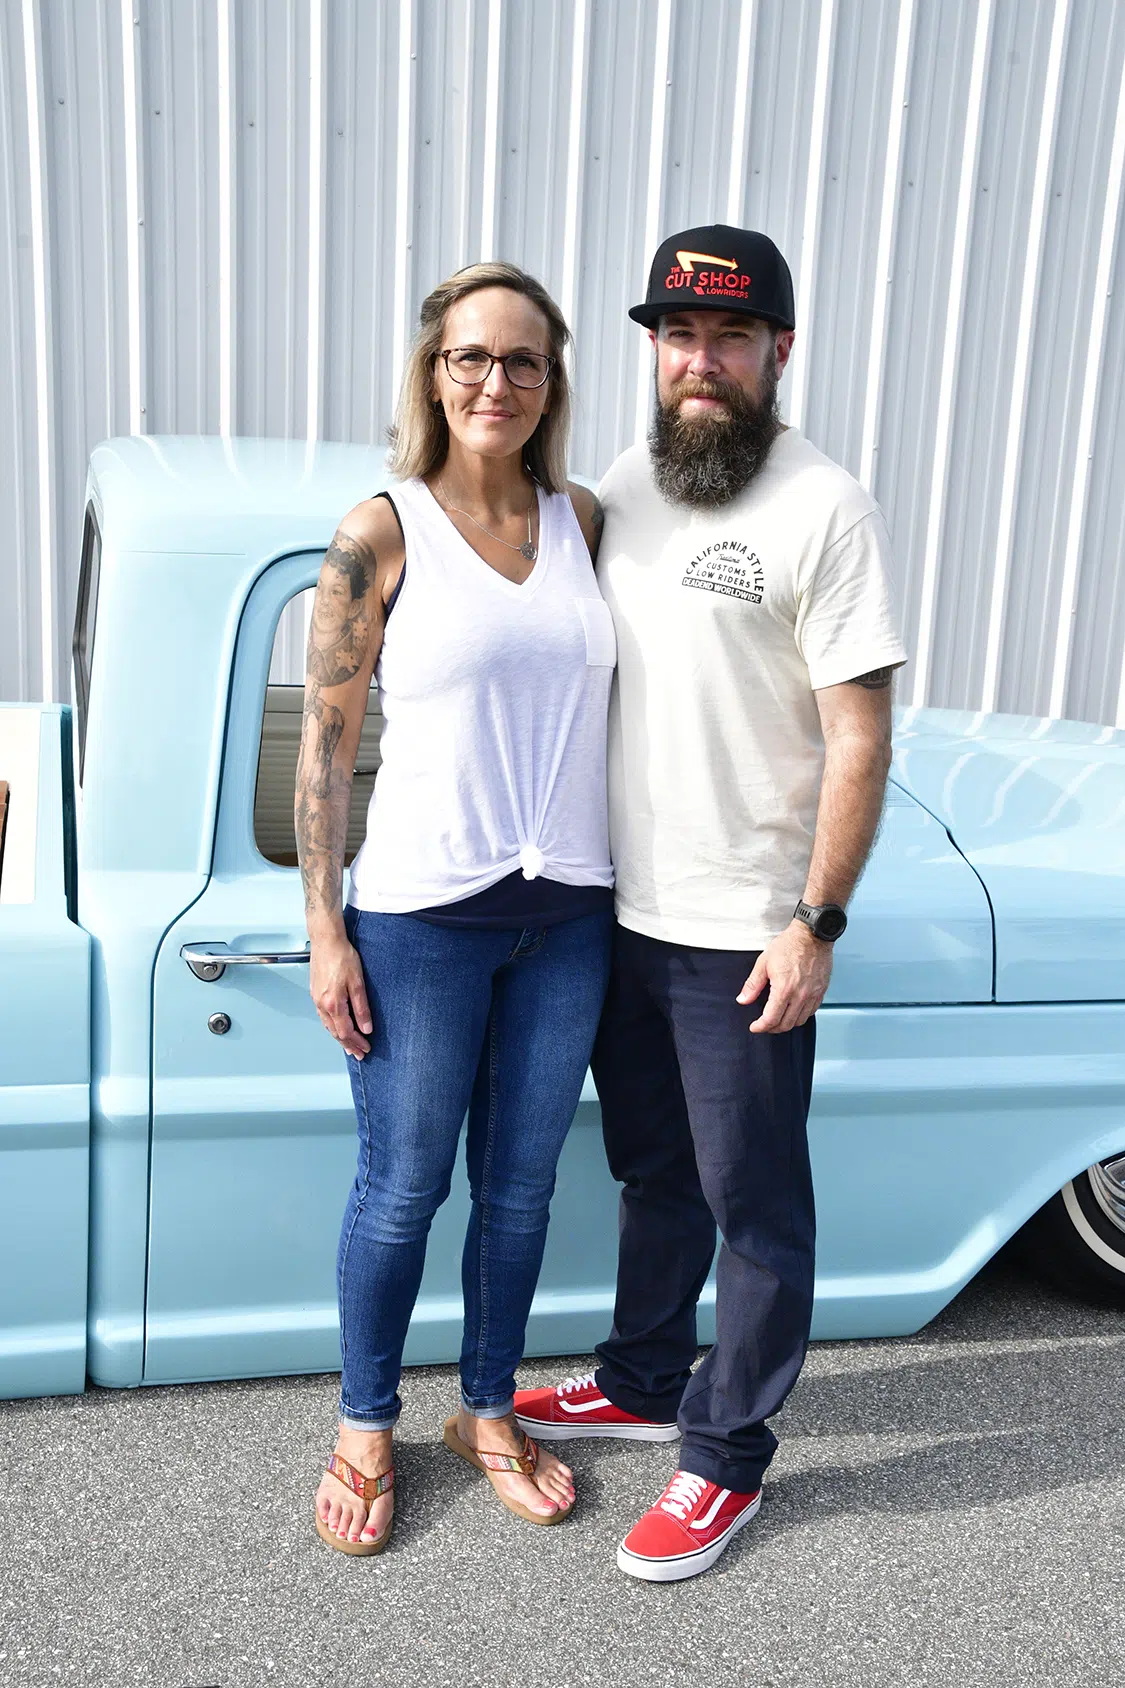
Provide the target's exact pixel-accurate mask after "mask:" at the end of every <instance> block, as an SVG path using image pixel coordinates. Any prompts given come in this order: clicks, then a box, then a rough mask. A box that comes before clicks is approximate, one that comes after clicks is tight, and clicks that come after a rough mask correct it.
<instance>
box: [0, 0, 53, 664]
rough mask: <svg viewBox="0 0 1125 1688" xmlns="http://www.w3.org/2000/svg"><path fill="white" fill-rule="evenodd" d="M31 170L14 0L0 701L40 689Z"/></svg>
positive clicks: (2, 233) (2, 44)
mask: <svg viewBox="0 0 1125 1688" xmlns="http://www.w3.org/2000/svg"><path fill="white" fill-rule="evenodd" d="M31 194H32V170H31V161H30V133H29V126H28V108H27V78H26V75H25V67H24V37H23V16H22V8H21V3H20V0H3V4H2V5H0V465H2V466H3V467H2V472H0V484H3V486H4V487H5V488H6V491H7V496H6V497H5V498H3V499H0V559H2V560H0V696H11V697H36V696H39V695H40V694H41V692H42V691H43V689H44V688H43V686H42V680H41V675H40V672H39V667H40V665H39V662H38V660H37V658H36V653H37V651H38V648H39V643H38V642H39V628H40V623H39V581H40V578H41V567H40V548H39V525H38V519H37V514H38V497H39V453H38V430H37V417H36V402H37V382H36V368H35V362H36V360H35V299H34V287H35V278H34V274H33V263H32V251H31V222H32V218H31Z"/></svg>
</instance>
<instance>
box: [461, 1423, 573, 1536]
mask: <svg viewBox="0 0 1125 1688" xmlns="http://www.w3.org/2000/svg"><path fill="white" fill-rule="evenodd" d="M441 1439H442V1441H443V1442H444V1443H445V1445H446V1447H447V1448H448V1449H449V1451H450V1453H451V1454H457V1455H458V1457H459V1458H460V1459H463V1460H467V1461H468V1463H469V1464H470V1465H474V1466H475V1467H476V1469H477V1470H478V1471H483V1472H484V1474H485V1476H486V1477H487V1478H488V1480H489V1482H490V1483H491V1484H492V1487H493V1488H494V1489H495V1490H496V1493H497V1495H498V1496H499V1497H500V1499H501V1500H502V1501H503V1503H504V1505H505V1506H506V1507H507V1508H508V1511H509V1512H514V1513H515V1515H516V1517H517V1518H523V1519H525V1520H526V1521H527V1523H529V1524H561V1523H562V1521H563V1519H564V1518H569V1517H570V1514H571V1513H572V1512H573V1510H574V1502H573V1501H571V1503H570V1505H569V1506H560V1507H559V1508H558V1510H557V1511H556V1512H532V1510H531V1508H530V1507H529V1506H524V1505H523V1504H522V1503H521V1502H520V1501H518V1500H510V1499H509V1498H508V1496H507V1495H506V1494H504V1492H503V1490H502V1489H500V1488H499V1487H498V1486H497V1483H496V1478H495V1477H494V1476H493V1473H494V1472H496V1471H518V1472H519V1473H520V1475H521V1476H523V1477H533V1476H534V1475H535V1468H536V1466H537V1465H538V1464H539V1449H538V1447H537V1446H536V1444H535V1443H534V1442H533V1441H532V1440H531V1437H530V1436H529V1435H528V1434H527V1432H526V1431H525V1432H524V1437H523V1447H522V1448H521V1450H520V1452H519V1453H518V1454H487V1453H478V1452H477V1450H476V1448H470V1446H469V1444H468V1443H467V1442H463V1441H462V1440H461V1438H460V1436H459V1435H458V1434H457V1420H456V1418H447V1419H446V1421H445V1429H444V1430H443V1431H442V1436H441Z"/></svg>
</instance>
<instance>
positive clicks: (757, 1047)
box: [516, 225, 905, 1582]
mask: <svg viewBox="0 0 1125 1688" xmlns="http://www.w3.org/2000/svg"><path fill="white" fill-rule="evenodd" d="M629 315H630V316H631V317H632V318H633V319H634V320H635V321H638V322H640V323H642V324H643V325H644V326H645V327H646V328H648V330H649V337H650V339H651V340H652V342H653V345H654V347H655V352H656V399H657V403H656V412H655V420H654V422H653V425H652V430H651V433H650V435H649V440H648V444H647V447H634V448H633V449H632V450H629V451H626V452H625V453H624V454H623V455H622V456H621V457H619V458H618V460H617V462H616V463H614V465H613V467H612V468H611V469H610V471H609V473H608V474H607V476H606V478H605V481H604V482H603V485H602V488H601V497H602V500H603V503H604V507H605V529H604V533H603V537H602V543H601V551H600V557H599V564H598V570H599V579H600V582H601V587H602V591H603V593H604V595H605V598H606V601H607V602H608V603H609V605H610V608H611V609H612V612H613V617H614V622H615V625H616V629H617V639H618V651H619V656H618V669H617V679H616V684H615V693H614V698H613V702H612V704H611V710H610V762H609V782H610V832H611V847H612V852H613V857H614V862H615V867H616V873H617V918H618V927H617V931H616V934H615V947H614V962H613V973H612V977H611V981H610V986H609V994H608V997H607V1000H606V1005H605V1011H604V1015H603V1018H602V1023H601V1028H600V1030H599V1033H598V1041H597V1045H596V1048H595V1051H594V1061H593V1071H594V1078H595V1081H596V1083H597V1087H598V1094H599V1096H600V1098H601V1105H602V1118H603V1122H604V1131H605V1141H606V1149H607V1154H608V1158H609V1164H610V1168H611V1170H612V1171H613V1174H614V1176H615V1177H616V1178H617V1179H619V1180H620V1181H621V1183H622V1184H623V1186H624V1188H623V1191H622V1197H621V1237H620V1258H619V1266H618V1280H617V1300H616V1306H615V1310H614V1322H613V1329H612V1332H611V1333H610V1336H609V1338H608V1340H607V1341H605V1342H604V1343H602V1344H601V1346H600V1347H599V1348H598V1351H597V1352H598V1359H599V1361H600V1364H599V1366H598V1369H597V1371H596V1372H594V1373H592V1374H591V1375H590V1376H589V1377H588V1378H579V1379H568V1380H567V1381H566V1382H565V1383H563V1384H560V1385H559V1386H558V1388H557V1389H554V1390H551V1389H546V1390H527V1391H521V1392H520V1394H519V1395H517V1397H516V1410H517V1415H518V1417H519V1421H520V1423H521V1424H522V1425H523V1426H524V1428H525V1429H526V1430H528V1431H529V1432H530V1433H531V1434H532V1435H535V1436H540V1437H543V1438H545V1439H550V1438H551V1437H554V1438H556V1439H566V1438H569V1437H573V1436H576V1435H601V1436H607V1435H608V1436H622V1437H626V1438H630V1439H638V1440H648V1441H665V1440H672V1439H674V1438H675V1436H676V1435H677V1434H682V1437H683V1445H682V1451H681V1455H680V1469H679V1470H678V1471H677V1472H676V1473H675V1475H674V1477H673V1478H672V1481H671V1482H670V1483H669V1485H668V1487H667V1489H666V1490H665V1492H664V1494H663V1495H662V1496H661V1498H660V1499H659V1500H658V1501H657V1503H656V1504H655V1505H654V1506H653V1507H652V1508H650V1510H649V1511H648V1512H647V1513H646V1514H645V1515H644V1516H643V1517H642V1518H641V1520H640V1522H639V1523H638V1524H637V1525H636V1526H635V1527H634V1529H633V1530H631V1531H630V1533H629V1534H628V1535H627V1536H626V1538H625V1540H624V1541H623V1542H622V1544H621V1546H620V1548H619V1549H618V1555H617V1562H618V1565H619V1566H620V1568H621V1569H622V1570H623V1571H627V1572H628V1573H630V1574H631V1575H633V1576H638V1577H643V1578H645V1579H647V1580H649V1581H656V1582H669V1581H675V1580H678V1579H679V1578H682V1577H689V1576H694V1575H695V1574H697V1573H698V1572H700V1571H703V1570H706V1569H707V1568H708V1566H710V1565H712V1564H713V1563H714V1562H715V1560H716V1559H717V1558H718V1557H719V1555H720V1553H722V1551H723V1549H724V1548H725V1547H726V1545H727V1543H728V1542H729V1541H730V1540H731V1539H732V1538H733V1536H734V1534H735V1532H736V1531H737V1530H739V1529H740V1528H741V1527H742V1526H743V1525H744V1524H746V1523H747V1522H749V1520H750V1519H751V1518H752V1517H753V1515H754V1513H755V1512H756V1511H757V1509H758V1505H759V1501H760V1498H761V1481H762V1474H763V1472H764V1471H765V1469H766V1466H767V1465H768V1464H769V1461H770V1459H771V1457H772V1455H773V1452H774V1449H775V1448H776V1446H777V1443H776V1440H775V1438H774V1436H773V1434H772V1433H771V1431H770V1430H769V1429H768V1427H767V1424H766V1420H767V1419H768V1418H769V1417H770V1415H771V1414H773V1413H775V1412H776V1411H777V1410H778V1408H779V1407H780V1406H781V1404H782V1402H783V1401H784V1399H785V1397H786V1395H787V1394H788V1393H789V1391H790V1389H791V1388H792V1387H793V1384H794V1382H795V1381H796V1379H797V1376H798V1373H799V1371H800V1369H801V1365H802V1363H803V1360H804V1355H805V1349H806V1344H807V1341H808V1333H809V1322H810V1318H811V1311H812V1294H813V1240H814V1217H813V1198H812V1184H811V1178H810V1173H809V1158H808V1143H807V1136H806V1120H807V1115H808V1108H809V1096H810V1090H811V1084H812V1070H813V1041H814V1027H813V1014H814V1013H815V1011H816V1009H817V1007H818V1006H819V1004H820V1001H821V999H822V997H823V996H824V992H825V990H826V989H827V986H828V979H829V974H830V972H831V969H832V945H833V942H834V941H835V940H836V939H837V938H839V937H840V935H841V934H842V933H843V931H844V928H845V926H846V924H847V921H846V916H845V913H844V905H845V904H846V903H847V901H848V898H849V896H850V895H851V892H852V889H853V887H854V885H855V882H856V879H857V878H858V876H859V873H860V870H861V868H862V866H863V863H864V860H865V858H866V856H867V853H868V850H869V849H870V846H871V842H872V839H873V838H874V835H875V829H876V826H877V824H878V819H879V813H880V809H881V807H882V801H883V791H884V785H885V782H886V776H887V770H888V767H889V763H890V695H891V694H890V680H891V671H892V669H893V668H895V667H897V666H898V665H899V664H900V663H902V662H903V661H904V659H905V653H904V651H903V648H902V645H901V643H900V641H899V638H898V634H897V632H896V630H895V626H894V622H893V619H892V615H891V611H890V607H889V598H888V591H887V584H886V569H887V554H888V541H887V531H886V526H885V523H884V521H883V517H882V515H881V514H880V512H879V509H878V507H877V506H876V504H875V503H874V501H873V500H872V499H871V497H870V496H869V495H868V494H867V493H866V492H865V491H864V490H863V488H862V487H860V486H859V485H858V484H857V483H856V482H855V481H854V480H853V479H852V478H851V476H850V475H848V474H846V473H845V472H844V470H843V469H841V468H839V467H837V465H835V464H834V463H832V462H830V461H829V460H828V459H827V458H826V457H824V456H822V455H821V453H820V452H819V451H817V450H815V448H814V447H813V446H812V445H810V444H809V442H808V441H807V440H805V439H804V438H802V436H801V435H800V434H799V433H798V432H797V431H796V430H795V429H793V428H786V427H785V426H784V425H783V424H782V423H781V421H780V419H779V416H778V410H777V382H778V378H779V376H780V375H781V373H782V371H783V370H784V368H785V365H786V362H787V360H788V358H789V354H790V350H791V348H792V345H793V333H794V313H793V288H792V281H791V279H790V275H789V270H788V267H787V266H786V263H785V260H784V258H783V257H782V256H781V253H780V252H779V251H778V250H777V248H776V247H775V246H774V245H773V243H772V241H770V240H768V239H767V238H766V237H765V236H764V235H761V234H757V233H753V232H750V231H748V230H744V229H734V228H729V227H726V226H723V225H716V226H713V227H708V228H696V229H689V230H687V231H686V232H685V233H683V234H678V235H673V236H672V237H671V238H670V239H668V240H666V241H665V242H664V244H663V245H662V246H661V247H660V249H659V251H658V252H657V254H656V259H655V261H654V263H653V266H652V271H651V274H650V277H649V287H648V297H647V299H646V301H645V303H644V304H643V305H638V306H636V307H634V309H633V310H631V311H630V313H629ZM716 1224H717V1225H718V1229H719V1232H720V1233H721V1236H722V1246H721V1248H720V1251H719V1261H718V1270H717V1293H716V1307H715V1317H716V1340H715V1344H714V1346H713V1347H712V1348H711V1350H710V1351H709V1353H708V1354H707V1356H706V1358H705V1359H704V1360H703V1362H702V1363H701V1364H700V1366H699V1367H698V1369H697V1370H695V1371H694V1372H693V1371H692V1369H691V1368H692V1364H693V1362H694V1359H695V1356H696V1353H697V1343H696V1303H697V1301H698V1298H699V1294H700V1291H701V1290H702V1288H703V1285H704V1282H705V1280H706V1278H707V1274H708V1271H709V1269H710V1265H711V1260H712V1256H713V1253H714V1246H715V1228H716Z"/></svg>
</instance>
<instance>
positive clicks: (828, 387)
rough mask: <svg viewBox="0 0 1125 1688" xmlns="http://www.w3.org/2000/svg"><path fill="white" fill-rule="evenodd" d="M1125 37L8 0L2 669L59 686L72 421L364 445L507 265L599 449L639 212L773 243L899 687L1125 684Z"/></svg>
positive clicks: (384, 2) (1083, 14)
mask: <svg viewBox="0 0 1125 1688" xmlns="http://www.w3.org/2000/svg"><path fill="white" fill-rule="evenodd" d="M1123 68H1125V10H1123V9H1122V8H1121V7H1120V6H1119V5H1117V4H1115V0H1041V3H1040V4H1036V5H1028V4H1026V3H1025V0H942V3H941V4H933V3H932V0H49V3H47V0H0V170H2V181H0V322H2V323H3V324H4V327H5V329H6V333H5V334H4V336H3V351H2V353H0V359H2V361H0V462H2V463H3V472H4V481H5V485H6V486H9V487H10V488H11V493H10V496H9V497H8V498H7V499H6V500H5V501H4V504H3V507H2V510H0V524H2V526H0V695H4V696H12V697H24V696H31V697H34V696H40V695H50V694H51V693H52V692H54V691H57V692H59V693H60V694H62V695H66V690H67V673H68V653H67V644H68V640H69V622H70V615H71V606H72V603H73V593H74V584H75V574H76V568H77V558H78V538H79V531H80V518H81V499H82V489H83V478H84V468H85V462H86V458H87V455H88V452H89V448H90V446H91V445H92V444H93V443H94V442H95V441H96V440H97V439H98V438H100V437H103V436H104V435H106V434H109V433H114V432H123V431H127V430H128V429H129V428H130V427H132V428H134V429H138V430H141V431H144V432H149V431H152V432H165V431H169V432H173V431H196V430H212V429H220V430H222V429H226V430H228V431H236V432H242V433H265V434H283V435H290V436H295V437H298V438H308V437H312V436H314V435H316V436H324V437H328V438H334V439H353V440H359V441H363V442H365V443H366V442H372V441H375V440H378V439H379V438H380V437H381V435H382V433H383V431H384V429H385V427H386V425H387V423H388V421H389V420H390V417H391V413H392V409H393V403H394V396H395V389H396V385H397V378H398V372H399V371H400V370H401V367H402V362H403V359H404V357H405V354H406V349H407V346H408V343H409V338H410V335H411V333H412V331H413V324H414V322H415V320H416V316H417V310H418V306H419V304H420V302H421V300H422V298H423V297H424V296H425V294H426V293H427V292H428V291H429V290H430V289H431V288H432V287H433V286H434V285H435V284H436V283H437V282H438V281H439V280H441V279H442V278H443V277H445V276H446V275H448V274H449V273H450V272H451V271H453V270H455V269H457V268H458V267H460V266H461V265H463V264H466V263H470V262H473V261H475V260H476V259H477V258H479V257H481V256H482V255H483V256H503V257H507V258H511V259H513V260H514V261H516V262H518V263H521V264H523V265H525V266H526V267H527V268H528V269H530V270H531V271H532V272H533V273H535V274H537V275H539V276H541V277H542V279H543V280H544V281H545V282H546V284H547V285H548V286H549V287H550V288H551V289H552V291H553V292H554V293H555V294H556V296H557V297H558V298H559V299H560V301H561V302H562V304H563V306H564V309H565V310H566V311H567V313H568V315H569V316H570V318H571V319H572V325H573V327H574V329H575V332H576V340H577V346H576V356H575V376H576V387H577V407H576V425H575V435H574V442H573V451H572V462H573V465H574V468H575V469H576V470H577V471H579V472H583V473H587V474H598V473H599V472H601V471H602V470H603V469H604V468H605V467H606V465H607V464H608V463H609V461H610V460H611V459H612V457H613V456H614V455H615V453H616V452H618V451H619V450H621V449H622V447H623V446H625V445H627V444H629V443H631V441H632V440H633V439H634V438H635V437H636V436H637V433H638V430H640V429H642V428H643V427H644V425H645V422H646V419H647V414H648V405H649V401H650V391H651V355H650V353H649V350H648V346H647V342H646V340H645V336H644V334H643V333H642V332H641V331H640V330H639V329H636V328H635V327H634V326H633V325H632V324H630V323H629V322H628V320H627V317H626V311H627V308H628V306H629V305H630V304H632V303H634V302H635V300H636V299H638V298H639V297H640V296H641V293H642V291H643V288H644V285H645V280H646V276H647V269H648V264H649V261H650V259H651V256H652V248H653V246H654V245H655V243H656V241H657V240H658V239H659V238H661V237H662V236H663V235H664V234H665V233H668V232H670V231H672V230H673V229H675V228H677V227H688V226H690V225H691V224H693V223H702V222H709V221H734V222H740V223H743V224H745V225H746V226H749V227H755V228H762V229H765V230H766V231H767V232H768V233H769V234H771V235H772V236H773V238H774V239H775V240H776V241H777V242H778V244H779V245H780V246H781V248H782V250H783V251H784V252H785V253H786V254H787V256H788V258H789V260H790V264H791V266H792V269H793V272H794V277H795V281H796V285H797V290H798V297H799V300H800V302H801V317H800V321H799V323H798V336H797V342H796V349H795V353H794V361H793V365H792V369H791V373H790V374H789V375H787V376H786V379H785V381H784V382H783V385H782V405H783V409H785V408H788V411H789V414H790V416H791V417H793V418H794V419H798V420H799V421H800V423H801V425H802V426H803V427H804V428H805V429H806V431H807V432H808V433H809V435H810V437H811V438H812V439H814V441H815V442H816V443H817V444H819V445H820V446H821V447H822V448H823V449H825V450H826V451H828V452H829V454H830V455H832V456H834V457H835V458H837V459H838V460H839V461H841V462H842V463H844V464H845V465H846V466H847V467H848V468H850V469H851V470H852V471H853V472H855V473H858V474H860V475H861V476H862V477H863V478H865V479H867V480H868V481H869V482H870V483H871V485H872V487H873V490H874V491H875V493H876V495H877V496H878V497H879V498H880V500H881V501H882V503H883V504H884V507H885V508H886V510H887V514H888V517H889V520H890V523H891V528H892V532H893V535H894V540H895V548H896V558H897V568H898V575H899V580H898V585H899V590H900V598H901V602H902V607H903V616H904V624H905V627H906V632H907V637H908V642H909V644H910V646H911V650H912V654H913V655H914V657H915V672H914V675H913V676H912V677H911V678H909V679H908V680H907V682H906V687H907V691H906V695H907V696H908V697H911V698H912V699H913V700H914V701H918V702H921V701H930V702H938V703H954V704H960V705H968V706H971V707H979V706H980V705H981V704H982V702H988V701H989V700H990V699H991V698H993V697H995V699H996V701H997V702H998V703H999V704H1000V705H1001V706H1002V707H1004V708H1010V709H1016V710H1021V711H1039V710H1054V711H1057V710H1059V709H1065V710H1066V711H1068V712H1070V713H1072V714H1075V715H1079V716H1085V717H1088V718H1091V719H1097V720H1102V721H1112V720H1115V719H1118V718H1119V717H1121V716H1125V656H1123V647H1125V583H1123V571H1122V569H1121V567H1120V559H1121V556H1122V550H1123V547H1125V477H1122V475H1121V473H1120V463H1121V461H1122V460H1123V457H1125V273H1123V266H1125V254H1123V253H1122V250H1121V245H1122V242H1121V239H1120V234H1119V229H1118V225H1119V221H1120V215H1121V182H1122V164H1123V161H1125V102H1123V96H1122V88H1123ZM29 91H30V94H31V96H32V98H31V102H30V104H29ZM1115 160H1116V162H1115ZM291 621H292V627H291V630H290V633H289V634H288V635H287V638H288V640H289V643H290V644H291V646H292V652H291V653H290V654H291V655H292V656H293V660H294V661H296V660H297V658H298V656H299V651H300V645H301V641H302V636H303V611H300V612H299V611H295V612H294V614H293V616H292V617H291Z"/></svg>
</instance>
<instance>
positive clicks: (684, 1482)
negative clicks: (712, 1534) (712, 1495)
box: [657, 1471, 707, 1519]
mask: <svg viewBox="0 0 1125 1688" xmlns="http://www.w3.org/2000/svg"><path fill="white" fill-rule="evenodd" d="M706 1487H707V1484H706V1482H705V1480H704V1479H703V1478H702V1477H693V1476H692V1474H691V1472H690V1471H677V1472H676V1475H675V1476H674V1477H673V1479H672V1481H671V1482H670V1483H669V1485H668V1487H667V1488H666V1489H665V1491H664V1493H663V1494H662V1495H661V1497H660V1500H659V1501H658V1502H657V1504H658V1505H659V1506H660V1507H661V1508H662V1509H663V1510H664V1511H665V1512H670V1513H671V1514H672V1516H673V1517H674V1518H680V1519H683V1518H686V1517H687V1515H688V1513H689V1512H690V1511H691V1509H692V1507H693V1506H694V1505H695V1504H696V1502H697V1501H698V1499H699V1497H700V1495H701V1494H702V1493H703V1491H704V1489H705V1488H706Z"/></svg>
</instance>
